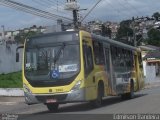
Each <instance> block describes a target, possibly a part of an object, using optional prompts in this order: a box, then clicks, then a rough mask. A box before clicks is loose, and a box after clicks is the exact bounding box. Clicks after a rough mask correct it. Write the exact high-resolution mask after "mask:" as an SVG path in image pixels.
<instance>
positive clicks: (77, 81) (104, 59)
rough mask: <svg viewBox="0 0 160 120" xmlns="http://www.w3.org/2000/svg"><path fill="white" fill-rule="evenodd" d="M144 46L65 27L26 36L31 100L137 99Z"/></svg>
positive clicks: (52, 105) (53, 103) (50, 104)
mask: <svg viewBox="0 0 160 120" xmlns="http://www.w3.org/2000/svg"><path fill="white" fill-rule="evenodd" d="M140 54H141V53H140V50H139V49H137V48H135V47H133V46H129V45H126V44H124V43H120V42H117V41H114V40H111V39H109V38H106V37H102V36H98V35H94V34H91V33H89V32H86V31H83V30H79V31H66V32H57V33H50V34H44V35H40V36H35V37H31V38H28V39H26V42H25V46H24V56H23V57H24V60H23V68H22V69H23V70H22V71H23V72H22V74H23V87H24V94H25V101H26V103H27V104H29V105H31V104H36V103H44V104H45V105H46V106H47V108H48V109H49V110H50V111H56V110H58V106H59V104H65V103H71V102H87V101H88V102H90V103H92V105H94V106H95V107H100V106H101V105H102V100H103V98H104V97H107V96H121V97H122V98H133V97H134V92H136V91H138V90H140V89H141V88H142V87H143V85H144V81H143V75H142V66H141V62H142V61H141V55H140Z"/></svg>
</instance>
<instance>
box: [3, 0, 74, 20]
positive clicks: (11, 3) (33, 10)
mask: <svg viewBox="0 0 160 120" xmlns="http://www.w3.org/2000/svg"><path fill="white" fill-rule="evenodd" d="M0 3H1V4H2V5H5V6H7V7H11V8H14V9H16V10H21V11H24V12H27V13H31V14H33V15H37V16H40V17H44V18H47V19H52V20H55V19H57V18H60V19H64V20H67V21H72V19H70V18H67V17H64V16H59V15H56V14H52V13H50V12H46V11H43V10H40V9H37V8H34V7H31V6H28V5H24V4H22V3H18V2H14V1H12V0H1V1H0Z"/></svg>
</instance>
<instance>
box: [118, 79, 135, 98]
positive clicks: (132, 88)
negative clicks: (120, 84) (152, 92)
mask: <svg viewBox="0 0 160 120" xmlns="http://www.w3.org/2000/svg"><path fill="white" fill-rule="evenodd" d="M133 98H134V82H133V80H131V83H130V92H129V93H124V94H121V99H122V100H127V99H133Z"/></svg>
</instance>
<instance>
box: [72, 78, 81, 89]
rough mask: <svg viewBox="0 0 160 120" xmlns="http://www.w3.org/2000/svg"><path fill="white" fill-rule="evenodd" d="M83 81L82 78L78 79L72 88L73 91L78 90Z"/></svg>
mask: <svg viewBox="0 0 160 120" xmlns="http://www.w3.org/2000/svg"><path fill="white" fill-rule="evenodd" d="M81 83H82V81H81V80H80V81H78V82H77V83H76V84H75V85H74V87H73V88H72V91H75V90H78V89H79V88H80V86H81Z"/></svg>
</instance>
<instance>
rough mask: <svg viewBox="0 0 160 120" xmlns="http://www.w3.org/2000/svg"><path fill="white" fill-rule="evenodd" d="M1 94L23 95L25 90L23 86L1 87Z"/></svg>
mask: <svg viewBox="0 0 160 120" xmlns="http://www.w3.org/2000/svg"><path fill="white" fill-rule="evenodd" d="M0 96H8V97H23V96H24V92H23V89H22V88H0Z"/></svg>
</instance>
